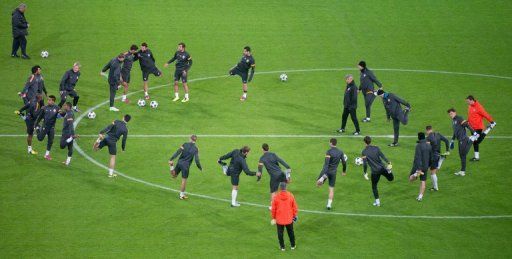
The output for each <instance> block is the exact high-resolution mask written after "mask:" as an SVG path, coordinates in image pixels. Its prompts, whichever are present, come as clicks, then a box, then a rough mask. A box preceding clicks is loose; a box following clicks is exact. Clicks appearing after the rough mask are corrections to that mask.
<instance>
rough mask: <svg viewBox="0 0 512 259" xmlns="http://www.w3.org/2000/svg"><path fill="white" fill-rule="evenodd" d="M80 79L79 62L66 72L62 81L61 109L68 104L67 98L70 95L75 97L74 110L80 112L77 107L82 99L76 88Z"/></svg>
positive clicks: (60, 90)
mask: <svg viewBox="0 0 512 259" xmlns="http://www.w3.org/2000/svg"><path fill="white" fill-rule="evenodd" d="M78 78H80V63H78V61H77V62H75V63H74V64H73V68H71V69H70V70H68V71H66V73H64V75H63V76H62V79H61V80H60V88H59V92H60V103H59V108H60V107H62V105H63V104H64V103H65V102H66V98H67V97H68V95H69V96H71V97H73V110H74V111H75V112H80V110H78V107H77V104H78V99H80V96H78V93H77V92H76V90H75V86H76V84H77V83H78Z"/></svg>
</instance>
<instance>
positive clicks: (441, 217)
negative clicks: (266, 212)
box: [74, 68, 512, 219]
mask: <svg viewBox="0 0 512 259" xmlns="http://www.w3.org/2000/svg"><path fill="white" fill-rule="evenodd" d="M335 70H355V69H348V68H347V69H345V68H341V69H301V70H288V71H286V72H313V71H335ZM374 70H386V71H403V72H420V73H441V74H460V75H471V76H485V77H495V78H502V79H512V77H501V76H494V75H483V74H473V73H459V72H446V71H431V70H405V69H396V70H393V69H374ZM280 72H282V71H266V72H260V73H259V74H274V73H280ZM222 77H227V76H212V77H205V78H198V79H192V80H189V81H190V82H193V81H201V80H208V79H216V78H222ZM167 85H169V84H165V85H159V86H155V87H152V88H150V89H158V88H161V87H164V86H167ZM139 92H142V90H138V91H135V92H131V93H129V94H128V95H133V94H135V93H139ZM119 98H120V97H117V98H116V99H119ZM107 103H108V101H105V102H102V103H99V104H97V105H96V106H94V107H91V108H89V109H88V110H87V111H85V112H84V113H82V114H81V115H80V116H79V117H78V118H77V119H76V121H75V124H74V126H75V128H77V127H78V124H79V123H80V121H81V120H82V119H83V118H84V117H85V116H86V115H87V113H89V112H91V111H94V110H96V109H97V108H99V107H101V106H103V105H105V104H107ZM141 136H142V135H141ZM155 136H171V135H155ZM175 136H179V137H182V136H187V137H188V135H175ZM204 136H223V137H230V136H236V135H204ZM239 136H242V135H239ZM246 136H262V137H264V136H266V137H268V136H279V135H246ZM281 136H295V137H296V136H309V137H311V136H314V137H317V136H321V137H322V138H323V137H326V136H330V135H281ZM381 136H385V137H389V136H388V135H381ZM131 137H133V136H131ZM338 137H339V136H338ZM504 137H507V136H504ZM74 146H75V148H76V150H77V152H78V153H79V154H81V155H82V156H83V157H85V158H86V159H87V160H89V161H90V162H92V163H93V164H95V165H97V166H99V167H101V168H103V169H106V170H108V167H107V166H105V165H103V164H101V163H99V162H98V161H96V160H94V159H93V158H92V157H90V156H89V155H87V154H86V153H85V152H84V151H83V150H82V149H81V148H80V146H78V144H77V143H76V142H75V143H74ZM116 172H117V174H118V175H120V176H122V177H124V178H126V179H128V180H131V181H134V182H138V183H141V184H144V185H147V186H151V187H155V188H159V189H163V190H167V191H172V192H179V191H178V190H176V189H172V188H169V187H166V186H162V185H159V184H155V183H150V182H146V181H144V180H141V179H138V178H135V177H132V176H129V175H126V174H123V173H121V172H119V171H117V170H116ZM187 194H189V195H190V196H195V197H200V198H204V199H209V200H216V201H221V202H226V203H228V202H231V201H230V200H228V199H222V198H217V197H212V196H208V195H203V194H195V193H187ZM241 203H242V204H245V205H249V206H254V207H259V208H267V206H266V205H262V204H256V203H249V202H241ZM300 211H301V212H307V213H313V214H327V215H329V214H330V215H342V216H355V217H379V218H410V219H503V218H512V215H494V216H493V215H489V216H486V215H482V216H428V215H418V216H416V215H382V214H365V213H346V212H325V211H316V210H304V209H302V210H300Z"/></svg>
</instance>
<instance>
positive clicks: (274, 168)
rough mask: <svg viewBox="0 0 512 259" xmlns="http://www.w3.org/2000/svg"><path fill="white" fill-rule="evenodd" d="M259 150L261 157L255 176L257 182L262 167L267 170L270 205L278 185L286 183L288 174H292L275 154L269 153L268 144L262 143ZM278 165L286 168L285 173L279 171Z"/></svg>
mask: <svg viewBox="0 0 512 259" xmlns="http://www.w3.org/2000/svg"><path fill="white" fill-rule="evenodd" d="M261 148H262V149H263V155H262V156H261V157H260V161H259V163H258V173H257V174H256V176H257V177H258V181H259V180H260V178H261V172H262V170H263V166H265V169H267V172H268V174H269V175H270V203H271V204H272V200H274V197H275V196H276V193H277V189H278V188H279V184H280V183H281V182H288V181H289V180H290V173H291V172H292V169H291V168H290V166H289V165H288V164H287V163H286V162H285V161H284V160H283V159H281V158H280V157H278V156H277V155H276V154H275V153H272V152H269V149H270V147H269V146H268V144H266V143H264V144H263V145H261ZM279 164H281V165H283V166H284V167H285V168H286V172H283V171H282V170H281V167H280V166H279ZM269 209H272V207H269Z"/></svg>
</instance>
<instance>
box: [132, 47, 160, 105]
mask: <svg viewBox="0 0 512 259" xmlns="http://www.w3.org/2000/svg"><path fill="white" fill-rule="evenodd" d="M135 60H139V65H140V70H142V81H143V82H144V98H145V99H146V100H149V93H148V80H149V74H153V75H155V76H158V77H160V76H162V71H160V70H159V69H158V68H157V67H156V66H155V57H154V56H153V53H152V52H151V50H149V49H148V44H147V43H145V42H143V43H142V44H141V45H140V50H139V52H137V55H136V56H135Z"/></svg>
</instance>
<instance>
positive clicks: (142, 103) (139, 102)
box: [137, 99, 146, 107]
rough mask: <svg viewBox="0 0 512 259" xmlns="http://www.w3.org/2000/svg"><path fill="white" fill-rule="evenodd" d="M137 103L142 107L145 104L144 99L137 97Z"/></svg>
mask: <svg viewBox="0 0 512 259" xmlns="http://www.w3.org/2000/svg"><path fill="white" fill-rule="evenodd" d="M137 105H138V106H139V107H144V106H146V101H144V100H142V99H139V100H138V101H137Z"/></svg>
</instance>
